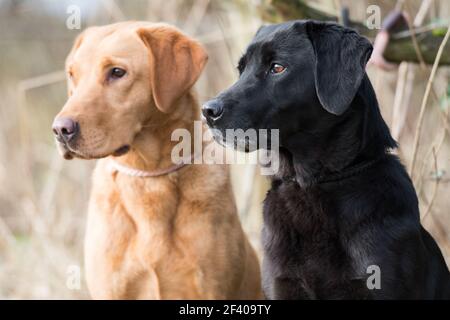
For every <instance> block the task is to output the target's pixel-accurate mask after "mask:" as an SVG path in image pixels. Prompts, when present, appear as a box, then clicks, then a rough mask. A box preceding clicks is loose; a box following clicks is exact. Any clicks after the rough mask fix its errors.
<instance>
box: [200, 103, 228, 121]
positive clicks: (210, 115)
mask: <svg viewBox="0 0 450 320" xmlns="http://www.w3.org/2000/svg"><path fill="white" fill-rule="evenodd" d="M202 113H203V115H204V116H205V118H207V119H210V120H217V119H219V118H220V116H221V115H222V113H223V104H222V102H221V101H219V100H211V101H208V102H207V103H205V104H204V105H203V107H202Z"/></svg>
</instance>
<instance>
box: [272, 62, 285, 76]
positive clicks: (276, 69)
mask: <svg viewBox="0 0 450 320" xmlns="http://www.w3.org/2000/svg"><path fill="white" fill-rule="evenodd" d="M285 70H286V67H285V66H282V65H281V64H279V63H273V64H272V65H271V66H270V72H271V73H275V74H279V73H283V72H284V71H285Z"/></svg>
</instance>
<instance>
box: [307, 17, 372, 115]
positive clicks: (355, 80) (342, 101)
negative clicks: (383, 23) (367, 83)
mask: <svg viewBox="0 0 450 320" xmlns="http://www.w3.org/2000/svg"><path fill="white" fill-rule="evenodd" d="M305 27H306V32H307V35H308V37H309V40H310V41H311V43H312V46H313V48H314V53H315V58H316V61H315V67H314V69H315V85H316V91H317V96H318V97H319V101H320V103H321V104H322V106H323V108H324V109H325V110H327V111H328V112H330V113H332V114H335V115H341V114H342V113H344V112H345V111H346V110H347V109H348V107H349V106H350V103H351V102H352V100H353V98H354V97H355V95H356V92H357V91H358V89H359V86H360V84H361V81H362V79H363V78H364V75H365V67H366V63H367V61H368V60H369V58H370V55H371V53H372V45H371V43H370V42H369V40H367V39H366V38H364V37H362V36H360V35H359V34H358V33H357V32H356V31H353V30H351V29H348V28H344V27H341V26H339V25H337V24H333V23H324V22H314V21H307V22H306V23H305Z"/></svg>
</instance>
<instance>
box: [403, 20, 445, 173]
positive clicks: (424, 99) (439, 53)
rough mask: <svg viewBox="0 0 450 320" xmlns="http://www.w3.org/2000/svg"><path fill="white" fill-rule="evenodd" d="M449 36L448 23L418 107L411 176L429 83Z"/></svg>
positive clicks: (434, 74)
mask: <svg viewBox="0 0 450 320" xmlns="http://www.w3.org/2000/svg"><path fill="white" fill-rule="evenodd" d="M449 37H450V24H449V26H448V28H447V32H446V33H445V37H444V39H443V40H442V42H441V45H440V46H439V50H438V52H437V55H436V58H435V60H434V63H433V68H432V69H431V74H430V78H429V79H428V83H427V87H426V89H425V94H424V96H423V100H422V105H421V108H420V114H419V120H418V122H417V127H416V135H415V137H414V145H413V154H412V158H411V163H410V165H409V174H410V176H411V177H412V176H413V170H414V165H415V162H416V156H417V148H418V146H419V140H420V133H421V131H422V124H423V117H424V115H425V109H426V106H427V102H428V97H429V95H430V91H431V85H432V83H433V80H434V77H435V76H436V71H437V68H438V66H439V61H440V60H441V56H442V53H443V52H444V47H445V45H446V43H447V41H448V38H449Z"/></svg>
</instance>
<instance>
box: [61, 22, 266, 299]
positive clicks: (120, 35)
mask: <svg viewBox="0 0 450 320" xmlns="http://www.w3.org/2000/svg"><path fill="white" fill-rule="evenodd" d="M206 61H207V54H206V52H205V50H204V49H203V48H202V47H201V46H200V45H199V43H197V42H196V41H194V40H192V39H190V38H188V37H187V36H185V35H184V34H182V33H181V32H180V31H179V30H177V29H175V28H174V27H171V26H169V25H163V24H151V23H145V22H126V23H117V24H113V25H107V26H102V27H92V28H89V29H87V30H86V31H84V32H83V33H82V34H81V35H80V36H79V37H78V38H77V40H76V41H75V44H74V46H73V49H72V51H71V52H70V54H69V56H68V58H67V62H66V68H67V74H68V76H69V80H68V81H69V99H68V100H67V102H66V104H65V106H64V108H63V109H62V111H61V112H60V113H59V114H58V115H57V116H56V118H55V121H54V124H53V131H54V132H55V135H56V140H57V142H58V145H59V147H60V150H61V151H62V153H63V155H64V157H65V158H66V159H71V158H73V157H76V158H82V159H100V158H101V160H98V162H97V166H96V169H95V172H94V174H93V185H92V193H91V200H90V204H89V213H88V223H87V231H86V240H85V265H86V277H87V283H88V287H89V290H90V293H91V294H92V297H93V298H98V299H136V298H142V299H257V298H260V297H262V294H261V287H260V271H259V264H258V261H257V257H256V255H255V252H254V250H253V249H252V248H251V246H250V244H249V241H248V239H247V238H246V236H245V234H244V232H243V230H242V227H241V225H240V222H239V220H238V216H237V214H236V207H235V203H234V199H233V195H232V191H231V186H230V178H229V173H228V169H227V167H226V166H223V165H204V164H201V165H186V166H175V167H174V164H173V163H172V160H171V150H172V148H173V147H174V144H175V142H173V141H171V133H172V132H173V130H175V129H177V128H184V129H187V130H189V131H190V132H191V133H192V131H193V126H194V125H193V121H194V120H196V119H199V105H198V102H197V100H196V98H195V97H194V95H193V90H192V86H193V85H194V83H195V82H196V80H197V79H198V77H199V75H200V73H201V72H202V70H203V67H204V65H205V64H206ZM111 163H115V164H116V167H115V168H116V170H111ZM118 168H126V169H124V170H119V169H118ZM127 170H128V171H127ZM138 173H141V174H138ZM145 173H148V174H147V175H146V174H145Z"/></svg>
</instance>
